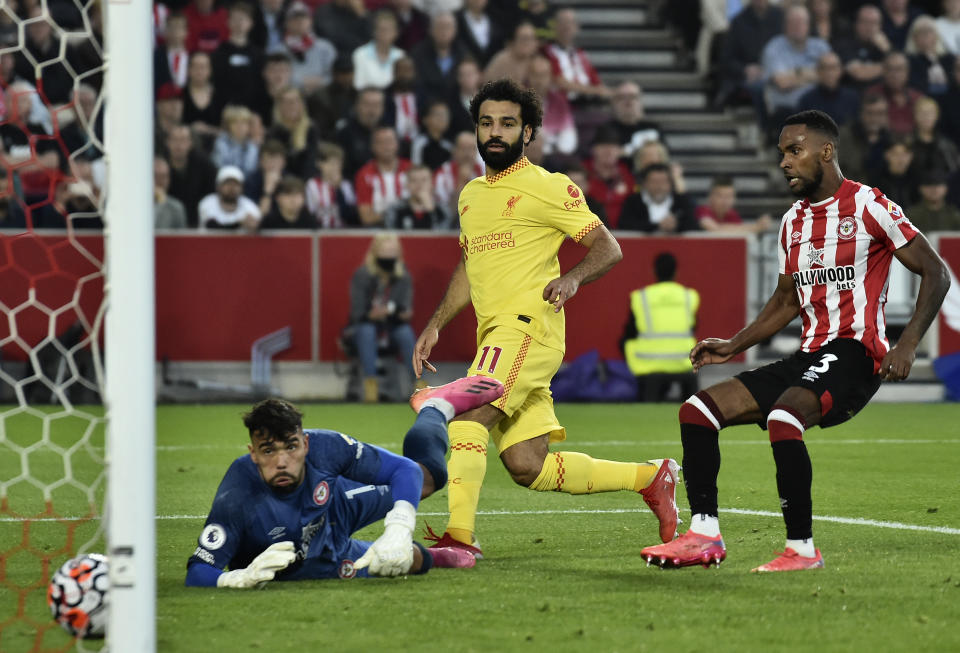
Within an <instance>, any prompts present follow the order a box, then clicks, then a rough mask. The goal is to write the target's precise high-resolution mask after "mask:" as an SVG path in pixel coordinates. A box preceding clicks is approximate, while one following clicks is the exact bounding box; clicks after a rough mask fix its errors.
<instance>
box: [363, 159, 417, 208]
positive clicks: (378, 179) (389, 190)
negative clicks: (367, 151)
mask: <svg viewBox="0 0 960 653" xmlns="http://www.w3.org/2000/svg"><path fill="white" fill-rule="evenodd" d="M409 169H410V161H408V160H407V159H397V165H396V167H395V168H394V169H393V170H381V169H380V166H378V165H377V161H376V159H374V160H371V161H368V162H367V163H366V164H365V165H364V166H363V167H362V168H360V169H359V170H357V175H356V181H355V183H354V189H355V190H356V192H357V206H372V207H373V210H374V212H375V213H381V214H382V213H383V212H384V211H386V210H387V209H388V208H390V206H391V205H392V204H394V203H395V202H399V201H400V200H402V199H406V198H407V196H408V193H407V175H406V174H404V173H405V172H406V171H407V170H409Z"/></svg>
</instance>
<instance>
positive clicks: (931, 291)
mask: <svg viewBox="0 0 960 653" xmlns="http://www.w3.org/2000/svg"><path fill="white" fill-rule="evenodd" d="M837 139H838V130H837V125H836V123H835V122H834V121H833V119H832V118H830V116H828V115H827V114H825V113H823V112H821V111H804V112H802V113H798V114H795V115H792V116H790V117H789V118H787V119H786V121H785V122H784V125H783V129H782V130H781V132H780V142H779V145H778V149H779V151H780V155H781V157H782V158H781V161H780V168H781V169H782V170H783V174H784V176H785V177H786V179H787V183H788V184H789V186H790V190H791V191H792V192H793V194H794V195H795V196H797V197H798V198H800V199H799V200H798V201H797V202H796V203H794V205H793V206H792V207H790V209H789V210H788V211H787V212H786V213H785V214H784V216H783V221H782V222H781V225H780V237H779V258H780V277H779V281H778V283H777V288H776V290H774V293H773V296H772V297H771V298H770V300H769V301H768V302H767V304H766V306H764V307H763V309H762V310H761V311H760V314H759V315H758V316H757V317H756V319H754V321H753V322H751V323H750V324H749V325H747V326H746V327H745V328H744V329H743V330H742V331H740V332H739V333H737V334H736V335H735V336H733V337H732V338H730V339H720V338H707V339H706V340H702V341H700V342H699V343H698V344H697V345H696V346H695V347H694V348H693V350H692V351H691V352H690V360H691V361H692V362H693V366H694V369H699V368H701V367H703V366H704V365H711V364H718V363H723V362H726V361H728V360H730V359H731V358H732V357H733V356H736V355H737V354H739V353H740V352H742V351H744V350H746V349H748V348H749V347H751V346H753V345H755V344H757V343H758V342H761V341H762V340H765V339H767V338H769V337H771V336H773V335H774V334H775V333H777V332H778V331H780V330H781V329H783V328H784V327H785V326H787V325H788V324H789V323H790V322H791V321H792V320H793V319H794V318H795V317H797V316H798V315H799V316H800V317H801V319H802V323H803V333H802V343H801V346H800V350H799V351H797V352H796V353H794V354H793V355H792V356H789V357H787V358H785V359H783V360H781V361H778V362H775V363H772V364H770V365H766V366H764V367H760V368H757V369H755V370H751V371H748V372H743V373H741V374H738V375H736V376H735V377H734V378H732V379H728V380H726V381H723V382H721V383H719V384H717V385H714V386H711V387H709V388H707V389H706V390H703V391H701V392H698V393H696V394H695V395H693V396H692V397H690V398H689V399H688V400H687V401H686V402H685V403H684V404H683V406H682V407H681V408H680V439H681V441H682V442H683V469H684V477H685V478H684V481H685V483H686V486H687V498H688V500H689V502H690V510H691V512H692V513H693V518H692V524H691V527H690V530H689V531H687V532H686V533H685V534H684V535H682V536H681V537H680V538H679V539H677V540H675V541H673V542H670V543H668V544H663V545H657V546H651V547H647V548H645V549H644V550H643V551H642V552H641V555H642V556H643V557H644V559H646V560H647V562H648V563H651V562H652V563H655V564H659V565H660V566H662V567H684V566H688V565H696V564H703V565H704V566H709V565H710V564H713V563H716V564H719V563H720V562H721V561H722V560H723V559H724V558H725V557H726V549H725V547H724V544H723V538H722V537H721V536H720V526H719V523H718V521H717V474H718V472H719V470H720V448H719V445H718V438H717V435H718V431H719V430H720V429H721V428H723V427H725V426H728V425H734V424H751V423H756V424H758V425H759V426H760V427H761V428H765V429H766V430H767V431H768V433H769V435H770V443H771V445H772V448H773V459H774V463H775V465H776V469H777V476H776V478H777V490H778V492H779V496H780V504H781V508H782V510H783V517H784V521H785V522H786V526H787V542H786V547H785V548H784V552H783V553H780V554H778V555H777V557H776V558H774V559H773V560H772V561H771V562H769V563H767V564H764V565H761V566H759V567H756V568H755V569H753V571H758V572H767V571H790V570H799V569H815V568H819V567H823V557H822V556H821V554H820V551H819V550H818V549H816V548H814V546H813V530H812V525H813V517H812V514H813V513H812V503H811V499H810V488H811V484H812V469H811V464H810V456H809V455H808V454H807V449H806V445H805V444H804V442H803V433H804V431H805V430H806V429H808V428H810V427H812V426H814V425H817V424H819V425H820V427H821V428H826V427H828V426H834V425H836V424H839V423H841V422H844V421H846V420H848V419H850V417H852V416H853V415H854V414H856V413H857V412H858V411H859V410H860V409H861V408H863V407H864V406H865V405H866V403H867V402H868V401H869V400H870V398H871V397H872V396H873V394H874V393H875V392H876V391H877V389H878V388H879V386H880V383H881V381H900V380H903V379H905V378H907V375H909V374H910V368H911V367H912V365H913V360H914V358H915V356H916V349H917V345H918V344H919V342H920V339H921V338H922V337H923V334H924V333H925V332H926V330H927V328H928V327H929V326H930V324H931V322H933V319H934V318H935V317H936V315H937V311H938V310H939V309H940V304H941V303H942V302H943V298H944V295H946V292H947V288H948V287H949V285H950V278H949V273H948V271H947V267H946V265H945V264H944V263H943V261H942V260H941V259H940V257H939V256H938V255H937V253H936V252H935V251H934V250H933V248H931V247H930V244H929V243H928V242H927V239H926V238H924V237H923V235H922V234H921V233H920V232H919V231H917V230H916V228H915V227H914V226H913V225H912V224H911V223H910V221H909V220H908V219H907V217H906V216H905V215H904V214H903V211H902V210H901V209H900V207H899V206H897V205H896V204H894V203H893V202H891V201H890V200H889V199H887V198H886V197H885V196H884V194H883V193H882V192H881V191H880V190H879V189H876V188H870V187H868V186H864V185H863V184H860V183H857V182H855V181H851V180H850V179H844V177H843V174H842V173H841V172H840V166H839V162H838V154H839V153H838V151H837ZM894 257H896V258H897V260H899V261H900V262H901V263H902V264H903V265H905V266H906V267H907V268H908V269H909V270H910V271H912V272H914V273H915V274H917V275H919V276H920V278H921V281H920V289H919V291H918V294H917V303H916V308H915V310H914V312H913V315H912V317H911V318H910V321H909V322H908V323H907V326H906V327H905V328H904V330H903V333H902V335H901V336H900V339H899V341H898V342H897V344H895V345H894V346H893V347H890V345H889V343H888V342H887V337H886V328H885V324H884V313H883V308H884V303H885V302H886V291H887V279H888V276H889V272H890V263H891V260H892V258H894Z"/></svg>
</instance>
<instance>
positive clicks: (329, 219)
mask: <svg viewBox="0 0 960 653" xmlns="http://www.w3.org/2000/svg"><path fill="white" fill-rule="evenodd" d="M337 190H339V191H340V193H341V194H342V195H343V198H344V200H345V201H346V202H347V203H348V204H356V203H357V201H356V198H355V197H354V195H353V188H351V186H350V182H348V181H347V180H345V179H344V180H343V181H341V182H340V185H339V187H333V186H331V185H330V184H328V183H327V182H325V181H324V180H323V177H314V178H313V179H311V180H310V181H308V182H307V186H306V189H305V191H306V193H305V194H306V198H307V210H308V211H309V212H310V215H312V216H313V217H314V218H316V220H317V225H319V226H320V227H322V228H324V229H341V228H342V227H343V226H344V223H343V216H341V215H340V205H339V203H338V202H337Z"/></svg>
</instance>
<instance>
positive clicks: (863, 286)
mask: <svg viewBox="0 0 960 653" xmlns="http://www.w3.org/2000/svg"><path fill="white" fill-rule="evenodd" d="M918 233H919V232H918V231H917V229H916V227H914V226H913V225H912V224H911V223H910V221H909V220H908V219H907V217H906V216H905V215H904V214H903V211H902V209H901V208H900V207H899V206H897V205H896V204H895V203H894V202H892V201H890V200H889V199H887V197H886V196H885V195H884V194H883V193H882V192H881V191H880V190H879V189H876V188H870V187H869V186H864V185H863V184H859V183H857V182H855V181H851V180H849V179H845V180H844V181H843V183H842V184H841V185H840V188H839V190H837V192H836V194H835V195H833V197H830V198H828V199H825V200H823V201H821V202H817V203H815V204H811V203H810V201H809V200H801V201H799V202H796V203H795V204H794V205H793V206H792V207H790V210H789V211H787V212H786V213H785V214H784V216H783V221H782V222H781V224H780V238H779V242H780V247H779V259H780V274H789V275H791V276H792V277H793V281H794V284H795V285H796V289H797V295H798V297H799V299H800V315H801V317H802V319H803V335H802V343H801V349H802V350H803V351H806V352H812V351H817V350H818V349H820V348H821V347H823V346H824V345H825V344H827V343H828V342H830V341H831V340H835V339H836V338H852V339H854V340H859V341H860V342H862V343H863V345H864V346H865V347H866V348H867V351H869V352H870V355H871V356H872V357H873V359H874V368H875V370H876V369H879V366H880V361H881V360H882V359H883V356H884V354H886V353H887V351H889V350H890V344H889V343H888V342H887V336H886V323H885V318H884V304H886V301H887V285H888V282H889V276H890V262H891V259H892V258H893V252H894V251H895V250H897V249H899V248H901V247H903V246H904V245H906V244H907V243H909V242H910V241H911V240H912V239H913V238H914V237H915V236H916V235H917V234H918Z"/></svg>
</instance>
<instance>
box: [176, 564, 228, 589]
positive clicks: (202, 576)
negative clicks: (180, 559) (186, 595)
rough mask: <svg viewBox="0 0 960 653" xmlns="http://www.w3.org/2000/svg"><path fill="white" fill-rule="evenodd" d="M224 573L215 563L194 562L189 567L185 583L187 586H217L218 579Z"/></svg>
mask: <svg viewBox="0 0 960 653" xmlns="http://www.w3.org/2000/svg"><path fill="white" fill-rule="evenodd" d="M222 573H223V570H222V569H217V568H216V567H214V566H213V565H208V564H207V563H205V562H194V563H193V564H192V565H190V566H189V567H187V579H186V581H184V585H186V586H187V587H216V586H217V579H218V578H220V574H222Z"/></svg>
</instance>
